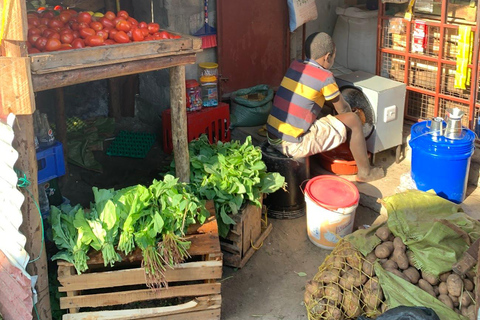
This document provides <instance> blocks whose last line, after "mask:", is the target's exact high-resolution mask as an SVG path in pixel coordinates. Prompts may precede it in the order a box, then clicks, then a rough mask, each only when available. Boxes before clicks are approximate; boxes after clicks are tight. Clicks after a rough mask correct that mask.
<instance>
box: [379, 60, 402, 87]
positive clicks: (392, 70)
mask: <svg viewBox="0 0 480 320" xmlns="http://www.w3.org/2000/svg"><path fill="white" fill-rule="evenodd" d="M381 66H382V67H381V75H382V76H383V77H386V78H390V79H393V80H396V81H400V82H404V78H405V58H404V57H403V56H401V55H398V54H391V53H382V65H381Z"/></svg>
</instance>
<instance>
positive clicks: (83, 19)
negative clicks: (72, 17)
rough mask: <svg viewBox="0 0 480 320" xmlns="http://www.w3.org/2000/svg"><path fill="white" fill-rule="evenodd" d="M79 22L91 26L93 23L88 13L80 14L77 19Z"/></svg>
mask: <svg viewBox="0 0 480 320" xmlns="http://www.w3.org/2000/svg"><path fill="white" fill-rule="evenodd" d="M77 21H78V22H85V23H87V24H89V23H90V22H92V16H91V15H90V13H88V12H80V13H79V14H78V17H77Z"/></svg>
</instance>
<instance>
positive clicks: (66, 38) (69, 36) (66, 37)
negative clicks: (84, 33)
mask: <svg viewBox="0 0 480 320" xmlns="http://www.w3.org/2000/svg"><path fill="white" fill-rule="evenodd" d="M73 40H75V38H74V37H73V33H63V34H61V35H60V41H61V42H62V43H66V44H70V43H72V41H73Z"/></svg>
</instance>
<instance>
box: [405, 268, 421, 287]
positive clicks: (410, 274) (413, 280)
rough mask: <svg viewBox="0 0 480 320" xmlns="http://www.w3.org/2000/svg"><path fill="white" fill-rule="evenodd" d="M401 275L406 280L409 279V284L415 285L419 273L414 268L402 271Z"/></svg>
mask: <svg viewBox="0 0 480 320" xmlns="http://www.w3.org/2000/svg"><path fill="white" fill-rule="evenodd" d="M403 274H404V275H406V276H407V277H408V279H410V282H411V283H413V284H417V283H418V280H419V279H420V273H419V272H418V270H417V269H415V268H414V267H409V268H407V269H405V270H403Z"/></svg>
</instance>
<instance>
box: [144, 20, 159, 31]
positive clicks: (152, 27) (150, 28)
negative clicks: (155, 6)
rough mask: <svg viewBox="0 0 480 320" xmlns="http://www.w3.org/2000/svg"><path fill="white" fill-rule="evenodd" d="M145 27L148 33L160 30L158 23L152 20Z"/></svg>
mask: <svg viewBox="0 0 480 320" xmlns="http://www.w3.org/2000/svg"><path fill="white" fill-rule="evenodd" d="M147 29H148V32H150V34H154V33H155V32H158V30H160V25H159V24H158V23H153V22H152V23H149V24H148V25H147Z"/></svg>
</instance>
